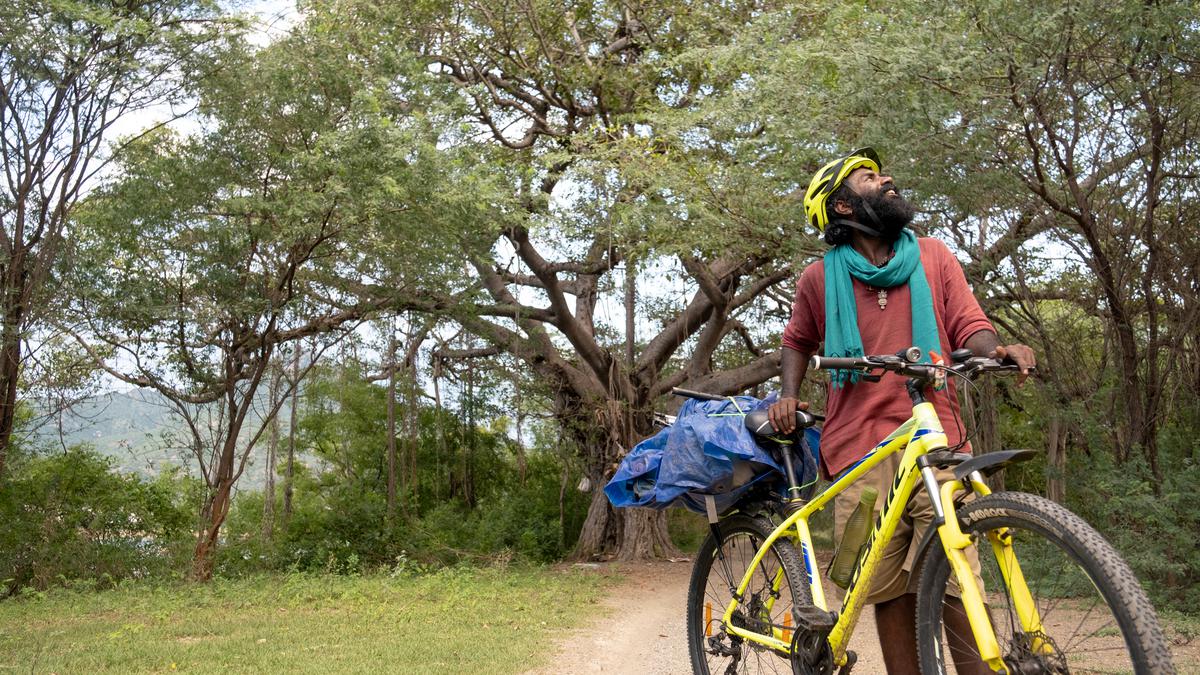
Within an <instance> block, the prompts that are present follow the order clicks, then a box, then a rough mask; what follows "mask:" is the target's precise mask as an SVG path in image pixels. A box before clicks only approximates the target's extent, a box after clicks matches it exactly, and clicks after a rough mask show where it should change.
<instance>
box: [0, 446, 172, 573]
mask: <svg viewBox="0 0 1200 675" xmlns="http://www.w3.org/2000/svg"><path fill="white" fill-rule="evenodd" d="M188 483H189V481H188V480H186V479H183V478H181V477H179V476H178V475H177V474H174V473H169V474H166V475H164V476H161V477H160V478H158V479H156V480H152V481H147V480H145V479H143V478H140V477H138V476H136V475H122V474H119V473H117V472H115V471H114V470H113V468H112V465H111V463H110V461H109V460H108V459H107V458H105V457H102V456H100V455H98V454H97V453H95V452H94V451H92V450H90V449H87V448H74V449H71V450H69V451H67V452H65V453H59V454H53V455H46V456H41V457H37V456H35V457H31V458H28V459H26V460H25V461H23V462H21V463H20V464H19V465H16V466H14V467H13V472H12V474H11V476H9V477H8V478H7V479H6V480H5V481H4V483H3V485H0V522H3V523H4V527H3V528H0V580H2V582H3V586H2V587H0V592H3V593H4V594H12V593H15V592H17V591H18V590H20V589H22V588H27V587H29V588H35V589H39V590H40V589H45V588H47V587H48V586H51V585H55V584H60V585H61V584H67V583H70V582H77V581H87V582H91V583H93V584H95V585H97V586H109V585H112V584H114V583H116V582H117V581H120V580H121V579H125V578H129V577H149V576H159V575H162V574H166V573H167V572H169V571H170V570H172V569H175V568H176V565H177V564H179V562H180V560H181V558H182V556H184V555H186V554H187V551H188V548H189V544H190V543H191V527H192V525H193V522H194V518H195V516H194V509H193V508H192V505H191V504H189V503H188V501H189V500H188V495H189V494H192V493H193V492H194V489H193V488H194V486H190V485H189V484H188Z"/></svg>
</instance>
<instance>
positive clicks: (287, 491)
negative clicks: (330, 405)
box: [283, 343, 300, 527]
mask: <svg viewBox="0 0 1200 675" xmlns="http://www.w3.org/2000/svg"><path fill="white" fill-rule="evenodd" d="M299 397H300V345H299V343H297V344H296V351H295V352H294V353H293V354H292V401H291V406H290V408H289V410H288V452H287V466H286V468H285V470H284V474H283V526H284V527H287V524H288V521H290V520H291V518H292V491H293V477H294V476H295V471H296V407H297V405H296V404H297V400H298V399H299Z"/></svg>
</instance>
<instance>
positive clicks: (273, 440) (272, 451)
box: [262, 365, 282, 542]
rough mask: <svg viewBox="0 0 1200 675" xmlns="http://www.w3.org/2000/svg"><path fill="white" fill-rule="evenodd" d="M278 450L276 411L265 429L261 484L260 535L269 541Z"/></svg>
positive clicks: (275, 397)
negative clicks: (264, 469)
mask: <svg viewBox="0 0 1200 675" xmlns="http://www.w3.org/2000/svg"><path fill="white" fill-rule="evenodd" d="M272 368H273V369H275V370H276V372H275V373H273V376H272V377H271V409H272V410H275V404H276V403H277V402H278V401H279V385H280V380H281V377H282V373H281V372H279V370H278V369H279V366H278V365H274V366H272ZM278 451H279V415H278V412H276V414H274V415H272V416H271V422H270V427H269V428H268V430H267V461H266V464H267V467H266V474H267V475H266V484H265V485H264V486H263V522H262V536H263V541H265V542H270V541H271V540H272V539H273V538H274V537H275V457H276V456H277V454H278Z"/></svg>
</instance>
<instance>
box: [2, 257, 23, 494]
mask: <svg viewBox="0 0 1200 675" xmlns="http://www.w3.org/2000/svg"><path fill="white" fill-rule="evenodd" d="M22 258H23V256H19V255H18V256H14V257H13V259H12V260H10V262H9V264H10V269H9V274H8V275H7V276H6V278H5V279H4V282H5V288H4V289H3V292H4V317H3V328H2V329H0V479H2V478H4V471H5V465H6V463H7V460H8V449H9V445H10V444H11V443H12V434H13V429H14V427H15V425H16V412H17V382H18V379H19V378H20V375H21V322H22V321H23V320H24V308H23V306H22V304H21V295H22V292H23V289H22V286H23V285H24V278H23V277H24V275H23V274H22V273H21V270H20V268H19V267H18V266H19V265H22V266H23V263H22V262H21V260H22ZM18 284H19V285H18Z"/></svg>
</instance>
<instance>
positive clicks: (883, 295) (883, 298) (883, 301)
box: [867, 250, 896, 312]
mask: <svg viewBox="0 0 1200 675" xmlns="http://www.w3.org/2000/svg"><path fill="white" fill-rule="evenodd" d="M894 257H896V251H895V250H893V251H892V252H891V253H889V254H888V257H887V259H885V260H884V261H883V264H881V265H876V267H884V266H885V265H887V264H888V263H890V262H891V261H892V258H894ZM867 290H869V291H871V292H872V293H876V294H878V296H879V311H881V312H882V311H883V310H885V309H887V289H886V288H875V287H874V286H872V285H870V284H867Z"/></svg>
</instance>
